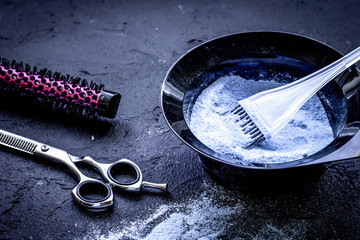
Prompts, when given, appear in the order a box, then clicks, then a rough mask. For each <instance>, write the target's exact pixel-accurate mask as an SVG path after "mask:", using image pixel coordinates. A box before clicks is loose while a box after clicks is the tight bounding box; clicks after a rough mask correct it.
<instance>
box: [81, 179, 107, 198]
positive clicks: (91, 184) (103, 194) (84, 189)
mask: <svg viewBox="0 0 360 240" xmlns="http://www.w3.org/2000/svg"><path fill="white" fill-rule="evenodd" d="M77 194H78V196H79V197H80V198H82V199H83V200H85V201H87V202H92V203H97V202H101V201H103V200H105V199H107V198H109V196H110V195H111V189H110V188H109V187H108V186H107V185H105V184H104V183H101V182H96V181H86V182H83V183H81V184H80V185H79V187H78V189H77Z"/></svg>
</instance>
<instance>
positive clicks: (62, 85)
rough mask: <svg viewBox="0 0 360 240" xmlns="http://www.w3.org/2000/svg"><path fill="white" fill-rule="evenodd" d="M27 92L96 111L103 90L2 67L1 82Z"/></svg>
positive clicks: (0, 69)
mask: <svg viewBox="0 0 360 240" xmlns="http://www.w3.org/2000/svg"><path fill="white" fill-rule="evenodd" d="M1 80H2V81H3V82H4V83H6V84H9V86H11V87H17V88H19V89H22V90H25V91H32V92H35V93H41V94H43V95H45V96H48V97H50V98H56V99H61V100H64V101H67V102H69V103H76V104H80V105H82V106H86V107H90V108H94V109H96V108H97V106H98V102H99V98H100V95H101V92H102V91H101V90H94V89H92V88H90V87H88V86H85V87H84V86H80V85H78V84H74V83H70V82H67V81H65V80H60V79H55V78H51V77H46V76H41V75H39V74H31V73H27V72H25V71H19V70H17V69H15V68H11V67H8V68H6V67H4V66H1V65H0V81H1Z"/></svg>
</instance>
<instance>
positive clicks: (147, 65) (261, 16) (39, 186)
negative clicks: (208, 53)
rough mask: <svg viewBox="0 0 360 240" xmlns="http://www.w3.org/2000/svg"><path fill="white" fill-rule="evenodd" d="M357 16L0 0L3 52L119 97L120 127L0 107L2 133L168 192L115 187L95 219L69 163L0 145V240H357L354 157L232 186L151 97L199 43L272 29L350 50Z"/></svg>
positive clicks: (327, 4) (352, 8)
mask: <svg viewBox="0 0 360 240" xmlns="http://www.w3.org/2000/svg"><path fill="white" fill-rule="evenodd" d="M359 15H360V2H359V1H357V0H345V1H327V0H317V1H312V0H296V1H285V0H252V1H244V0H243V1H232V0H228V1H203V0H197V1H182V0H181V1H180V0H179V1H161V0H156V1H145V0H144V1H75V0H73V1H72V0H69V1H46V0H43V1H21V0H15V1H0V56H1V57H6V58H9V59H16V60H18V61H24V62H26V63H29V64H31V65H37V66H38V67H47V68H48V69H51V70H53V71H60V72H63V73H69V74H71V75H73V76H79V77H82V78H86V79H88V80H93V81H96V82H97V83H103V84H105V87H106V89H109V90H113V91H118V92H120V93H121V94H122V96H123V98H122V101H121V104H120V108H119V112H118V116H117V117H116V118H115V119H114V120H106V119H99V120H96V121H85V120H81V119H78V118H76V117H72V116H68V115H63V114H56V115H54V114H53V113H51V112H49V111H48V110H46V109H42V108H41V107H39V106H30V107H29V106H27V105H26V104H22V103H21V101H20V102H18V103H13V102H9V101H6V99H5V100H3V101H2V102H1V103H0V124H1V129H4V130H7V131H10V132H14V133H17V134H20V135H23V136H26V137H29V138H33V139H35V140H38V141H40V142H44V143H48V144H50V145H52V146H56V147H59V148H62V149H66V150H67V151H68V152H69V153H71V154H73V155H79V156H82V155H91V156H92V157H94V158H95V159H97V160H99V161H102V162H112V161H115V160H117V159H120V158H128V159H131V160H133V161H135V162H136V163H137V164H138V165H139V166H140V168H141V169H142V170H143V174H144V179H145V180H149V181H154V182H167V183H168V184H169V193H168V194H151V193H144V194H130V193H123V192H119V191H116V192H115V205H114V207H113V208H112V209H111V210H109V211H105V212H102V213H93V212H89V211H87V210H85V209H83V208H82V207H79V206H78V205H77V204H75V203H74V201H73V199H72V197H71V193H70V192H71V189H72V188H73V187H74V186H75V185H76V183H77V182H76V179H75V177H74V176H73V175H72V174H71V173H70V171H69V170H68V169H66V168H65V167H64V166H62V165H59V164H56V163H52V162H50V163H49V164H48V163H47V162H46V161H44V160H38V159H34V158H31V157H29V156H27V155H22V154H18V153H16V152H11V151H7V149H4V148H1V149H0V150H1V157H0V167H1V175H0V191H1V193H0V239H141V238H147V239H161V238H163V239H181V238H184V239H194V238H201V237H203V239H218V238H219V239H229V238H231V239H234V238H237V239H360V175H359V173H360V163H359V162H357V161H354V160H353V161H342V162H338V163H331V164H327V165H326V166H325V171H324V172H323V173H322V174H319V176H318V178H316V180H314V181H312V182H310V183H307V184H305V185H304V186H303V187H300V188H295V189H291V190H287V191H280V192H274V193H271V192H270V193H269V192H262V191H252V190H234V189H230V188H227V187H224V186H222V185H219V184H217V183H216V182H214V181H213V180H212V179H211V178H209V177H208V176H207V174H205V173H204V171H203V170H202V167H201V165H200V163H199V160H198V157H197V155H196V153H194V152H193V151H192V150H190V149H189V148H188V147H187V146H185V145H184V144H183V143H181V141H180V140H178V139H177V138H176V136H175V135H174V134H173V133H172V132H171V131H170V130H169V128H168V127H167V125H166V123H165V121H164V119H163V116H162V115H161V109H160V98H159V96H160V89H161V84H162V80H163V79H164V77H165V74H166V71H167V69H169V67H170V66H171V64H172V63H173V62H174V61H176V59H178V58H179V57H180V56H181V55H182V54H184V53H186V51H187V50H189V49H190V48H192V47H194V46H196V45H198V44H200V43H202V42H204V41H207V40H210V39H212V38H215V37H218V36H221V35H224V34H230V33H235V32H242V31H254V30H277V31H286V32H293V33H298V34H302V35H305V36H309V37H312V38H315V39H317V40H320V41H322V42H325V43H327V44H330V45H331V46H333V47H334V48H336V49H338V50H339V51H341V52H343V53H346V52H349V51H350V50H352V49H354V48H356V47H357V46H359V45H360V17H359ZM24 105H25V107H24ZM85 171H90V170H89V169H85ZM91 174H92V172H91ZM160 236H161V237H160Z"/></svg>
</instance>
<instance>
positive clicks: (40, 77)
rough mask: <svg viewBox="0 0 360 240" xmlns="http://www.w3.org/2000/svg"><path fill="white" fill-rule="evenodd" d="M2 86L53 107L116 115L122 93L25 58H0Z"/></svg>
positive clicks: (104, 115)
mask: <svg viewBox="0 0 360 240" xmlns="http://www.w3.org/2000/svg"><path fill="white" fill-rule="evenodd" d="M0 63H1V65H0V90H2V91H4V92H9V93H11V94H12V93H13V92H16V93H19V94H20V95H25V96H30V97H31V98H34V100H35V99H36V100H39V101H40V102H41V103H44V104H47V105H51V106H52V107H53V109H62V110H65V111H67V112H75V113H77V114H79V115H87V116H96V115H99V116H103V117H107V118H114V117H115V116H116V113H117V109H118V106H119V103H120V99H121V95H120V94H118V93H115V92H111V91H106V90H104V86H103V85H102V84H101V85H98V84H95V83H94V82H90V83H89V82H87V81H86V80H85V79H81V78H74V77H71V76H70V75H63V74H61V73H59V72H54V73H52V72H51V71H49V70H47V69H46V68H44V69H41V70H39V71H38V70H37V67H33V68H31V67H30V66H29V65H28V64H23V63H22V62H16V61H14V60H13V61H9V60H7V59H4V58H0Z"/></svg>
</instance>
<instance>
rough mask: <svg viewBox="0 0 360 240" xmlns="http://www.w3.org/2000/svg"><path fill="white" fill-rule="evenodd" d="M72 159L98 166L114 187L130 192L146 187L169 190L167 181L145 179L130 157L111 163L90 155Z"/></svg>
mask: <svg viewBox="0 0 360 240" xmlns="http://www.w3.org/2000/svg"><path fill="white" fill-rule="evenodd" d="M72 159H73V162H85V163H88V164H90V165H92V166H94V167H95V168H97V169H98V170H99V171H100V173H101V174H102V176H103V177H104V178H105V179H106V180H107V182H109V183H110V184H111V186H113V187H118V188H120V189H122V190H125V191H130V192H140V191H141V190H142V189H143V188H144V187H150V188H155V189H159V190H161V191H167V184H165V183H151V182H146V181H143V175H142V172H141V170H140V168H139V167H138V165H136V164H135V163H134V162H133V161H130V160H128V159H120V160H118V161H116V162H113V163H111V164H104V163H99V162H97V161H95V160H94V159H92V158H91V157H89V156H86V157H82V158H79V157H74V156H72Z"/></svg>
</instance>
